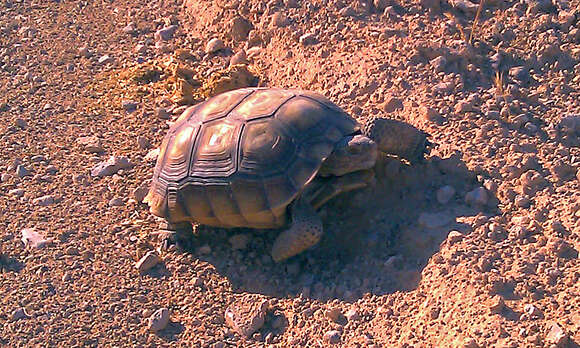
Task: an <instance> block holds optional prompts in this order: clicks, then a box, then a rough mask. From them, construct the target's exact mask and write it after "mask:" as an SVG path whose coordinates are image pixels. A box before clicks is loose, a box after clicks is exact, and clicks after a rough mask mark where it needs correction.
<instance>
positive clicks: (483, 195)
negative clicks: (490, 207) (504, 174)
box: [465, 187, 489, 206]
mask: <svg viewBox="0 0 580 348" xmlns="http://www.w3.org/2000/svg"><path fill="white" fill-rule="evenodd" d="M488 199H489V197H488V194H487V191H486V190H485V188H483V187H478V188H476V189H474V190H472V191H469V192H468V193H467V194H466V195H465V203H467V204H469V205H471V206H484V205H486V204H487V201H488Z"/></svg>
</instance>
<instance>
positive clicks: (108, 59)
mask: <svg viewBox="0 0 580 348" xmlns="http://www.w3.org/2000/svg"><path fill="white" fill-rule="evenodd" d="M112 61H113V58H111V57H110V56H109V55H104V56H102V57H100V58H99V60H98V62H99V64H107V63H110V62H112Z"/></svg>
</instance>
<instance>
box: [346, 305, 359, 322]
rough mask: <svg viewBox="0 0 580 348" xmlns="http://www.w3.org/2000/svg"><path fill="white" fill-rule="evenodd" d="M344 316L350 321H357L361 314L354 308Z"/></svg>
mask: <svg viewBox="0 0 580 348" xmlns="http://www.w3.org/2000/svg"><path fill="white" fill-rule="evenodd" d="M344 316H345V317H346V319H347V320H348V321H357V320H359V319H360V314H359V313H358V311H357V310H356V309H354V308H352V309H349V310H348V311H347V312H346V314H345V315H344Z"/></svg>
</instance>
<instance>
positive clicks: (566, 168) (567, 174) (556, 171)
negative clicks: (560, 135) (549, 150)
mask: <svg viewBox="0 0 580 348" xmlns="http://www.w3.org/2000/svg"><path fill="white" fill-rule="evenodd" d="M550 172H551V173H552V174H553V175H554V176H555V177H556V178H557V179H558V180H559V181H566V180H568V179H570V178H572V177H573V176H574V174H575V173H576V168H574V167H573V166H571V165H569V164H568V163H565V162H564V161H562V160H560V159H559V160H556V161H555V163H554V165H552V166H551V167H550Z"/></svg>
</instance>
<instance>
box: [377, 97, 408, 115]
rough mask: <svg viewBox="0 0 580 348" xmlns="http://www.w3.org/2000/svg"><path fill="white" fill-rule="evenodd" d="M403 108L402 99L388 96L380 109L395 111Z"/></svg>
mask: <svg viewBox="0 0 580 348" xmlns="http://www.w3.org/2000/svg"><path fill="white" fill-rule="evenodd" d="M402 108H403V101H402V100H401V99H399V98H396V97H388V98H387V99H386V101H385V103H384V104H383V105H382V109H383V111H384V112H386V113H391V112H395V111H396V110H401V109H402Z"/></svg>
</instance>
